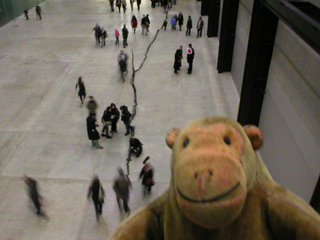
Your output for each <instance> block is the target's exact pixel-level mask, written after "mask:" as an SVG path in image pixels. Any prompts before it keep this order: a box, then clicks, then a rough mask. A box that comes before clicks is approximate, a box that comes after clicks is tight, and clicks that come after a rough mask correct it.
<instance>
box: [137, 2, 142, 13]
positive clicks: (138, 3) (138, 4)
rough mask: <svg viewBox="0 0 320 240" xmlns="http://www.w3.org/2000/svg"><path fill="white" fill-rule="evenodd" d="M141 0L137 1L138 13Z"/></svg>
mask: <svg viewBox="0 0 320 240" xmlns="http://www.w3.org/2000/svg"><path fill="white" fill-rule="evenodd" d="M140 4H141V0H137V6H138V11H140Z"/></svg>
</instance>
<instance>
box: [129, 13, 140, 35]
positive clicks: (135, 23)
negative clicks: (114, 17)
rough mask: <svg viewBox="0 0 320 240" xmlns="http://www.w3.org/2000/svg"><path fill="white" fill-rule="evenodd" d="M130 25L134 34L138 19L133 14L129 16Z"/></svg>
mask: <svg viewBox="0 0 320 240" xmlns="http://www.w3.org/2000/svg"><path fill="white" fill-rule="evenodd" d="M131 27H132V29H133V33H134V34H136V29H137V27H138V20H137V18H136V16H135V15H133V16H132V18H131Z"/></svg>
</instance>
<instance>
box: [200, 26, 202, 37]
mask: <svg viewBox="0 0 320 240" xmlns="http://www.w3.org/2000/svg"><path fill="white" fill-rule="evenodd" d="M201 36H202V28H201V29H200V37H201Z"/></svg>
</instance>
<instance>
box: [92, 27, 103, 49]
mask: <svg viewBox="0 0 320 240" xmlns="http://www.w3.org/2000/svg"><path fill="white" fill-rule="evenodd" d="M92 31H94V36H95V38H96V44H97V45H99V44H100V37H101V27H100V26H99V24H98V23H97V24H96V26H95V27H94V28H93V29H92Z"/></svg>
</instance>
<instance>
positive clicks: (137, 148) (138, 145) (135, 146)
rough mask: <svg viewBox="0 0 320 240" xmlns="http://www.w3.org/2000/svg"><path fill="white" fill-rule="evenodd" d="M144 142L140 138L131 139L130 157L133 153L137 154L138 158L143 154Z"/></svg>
mask: <svg viewBox="0 0 320 240" xmlns="http://www.w3.org/2000/svg"><path fill="white" fill-rule="evenodd" d="M142 145H143V144H142V142H140V140H139V139H138V138H130V149H129V151H130V156H131V153H134V154H136V157H139V156H140V155H141V153H142Z"/></svg>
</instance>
